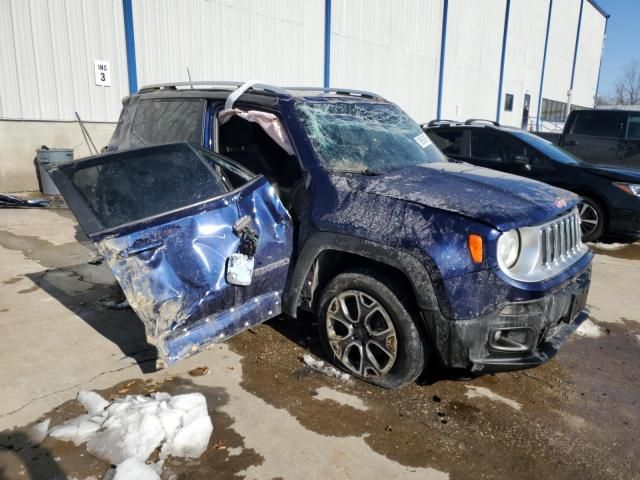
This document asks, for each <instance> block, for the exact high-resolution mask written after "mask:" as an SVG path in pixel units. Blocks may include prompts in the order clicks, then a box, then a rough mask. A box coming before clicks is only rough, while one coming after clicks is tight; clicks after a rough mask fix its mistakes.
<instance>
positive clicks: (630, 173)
mask: <svg viewBox="0 0 640 480" xmlns="http://www.w3.org/2000/svg"><path fill="white" fill-rule="evenodd" d="M584 169H585V170H586V171H587V172H589V173H592V174H594V175H598V176H600V177H605V178H608V179H610V180H617V181H620V182H630V183H638V184H640V171H639V170H631V169H625V168H618V167H613V166H606V165H590V166H585V167H584Z"/></svg>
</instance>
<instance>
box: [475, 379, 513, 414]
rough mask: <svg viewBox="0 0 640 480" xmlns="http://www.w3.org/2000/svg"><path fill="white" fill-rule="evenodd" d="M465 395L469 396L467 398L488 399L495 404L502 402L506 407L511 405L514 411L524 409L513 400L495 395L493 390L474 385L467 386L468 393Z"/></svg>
mask: <svg viewBox="0 0 640 480" xmlns="http://www.w3.org/2000/svg"><path fill="white" fill-rule="evenodd" d="M465 395H466V396H467V398H487V399H489V400H493V401H494V402H501V403H504V404H505V405H509V406H510V407H511V408H513V409H514V410H520V409H521V408H522V405H521V404H519V403H518V402H516V401H515V400H511V399H509V398H506V397H503V396H502V395H498V394H497V393H493V392H492V391H491V390H489V389H488V388H485V387H475V386H473V385H467V393H466V394H465Z"/></svg>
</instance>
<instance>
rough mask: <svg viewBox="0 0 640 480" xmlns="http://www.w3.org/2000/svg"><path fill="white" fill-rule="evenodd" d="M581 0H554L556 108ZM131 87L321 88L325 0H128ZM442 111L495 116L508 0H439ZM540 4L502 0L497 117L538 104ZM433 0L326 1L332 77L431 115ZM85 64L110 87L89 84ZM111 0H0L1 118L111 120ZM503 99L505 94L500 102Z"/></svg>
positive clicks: (591, 87) (594, 14)
mask: <svg viewBox="0 0 640 480" xmlns="http://www.w3.org/2000/svg"><path fill="white" fill-rule="evenodd" d="M580 2H581V0H555V1H554V4H553V15H552V21H551V29H550V35H549V51H548V56H547V68H546V74H545V83H544V94H543V96H544V97H545V98H550V99H553V100H558V101H563V102H566V100H567V91H568V89H569V86H570V79H571V70H572V66H573V55H574V50H575V39H576V29H577V25H578V16H579V10H580ZM132 4H133V25H134V31H135V36H134V38H135V47H136V56H137V62H136V65H137V81H138V85H140V86H142V85H145V84H149V83H157V82H168V81H183V80H187V71H186V69H187V67H189V69H190V71H191V76H192V79H194V80H212V79H213V80H247V79H250V78H258V79H261V80H263V81H265V82H271V83H275V84H280V85H321V84H322V82H323V74H324V53H325V52H324V45H325V38H324V28H325V25H324V18H325V0H305V1H300V0H182V1H178V0H132ZM448 4H449V9H448V23H447V26H448V28H447V30H448V31H447V45H446V47H447V48H446V55H445V63H444V72H443V73H444V76H443V79H444V82H443V85H442V87H443V97H442V117H443V118H452V119H460V120H463V119H466V118H469V117H483V118H489V119H493V118H495V116H496V108H497V102H498V83H499V79H500V77H499V72H500V60H501V51H502V50H501V49H502V35H503V27H504V18H505V17H504V15H505V7H506V0H482V1H480V0H449V2H448ZM548 5H549V3H548V0H547V1H544V0H537V1H535V2H532V1H530V0H512V1H511V14H510V18H509V21H510V26H509V35H508V39H507V49H506V56H505V66H504V85H503V89H502V98H503V99H504V95H505V94H506V93H511V94H513V95H514V106H513V111H512V112H504V108H503V111H502V112H501V120H502V122H503V123H506V124H511V125H520V122H521V117H522V102H523V100H524V95H525V94H529V95H531V115H532V116H534V115H535V112H536V111H537V106H538V88H539V82H540V74H541V69H542V51H543V48H544V37H545V32H546V16H547V11H548ZM443 6H444V0H396V1H389V0H333V1H332V16H331V33H330V40H331V63H330V70H331V78H330V80H331V85H332V86H339V87H352V88H359V89H366V90H373V91H376V92H379V93H381V94H382V95H384V96H385V97H387V98H389V99H390V100H392V101H394V102H396V103H398V104H400V105H401V106H402V107H403V108H405V109H406V110H407V111H408V112H409V113H410V114H411V115H412V116H414V117H415V118H416V119H417V120H418V121H428V120H430V119H433V118H435V116H436V111H437V97H438V86H439V81H438V79H439V78H438V77H439V74H440V48H441V34H442V18H443ZM604 23H605V22H604V17H603V16H602V15H601V14H600V13H599V12H598V11H596V9H595V8H594V7H593V6H592V5H591V4H590V3H589V2H588V1H585V2H584V11H583V19H582V31H581V36H580V46H579V49H578V58H577V62H576V75H575V77H576V81H575V85H574V96H573V103H575V104H578V105H583V106H590V105H592V104H593V96H594V94H595V88H596V83H597V74H598V67H599V63H600V53H601V46H602V36H603V31H604ZM94 60H107V61H109V62H111V69H112V86H111V87H99V86H96V85H95V84H94V72H93V69H94V65H93V61H94ZM126 64H127V63H126V50H125V32H124V21H123V8H122V0H0V65H1V68H0V118H18V119H39V120H40V119H41V120H72V119H73V118H74V117H73V112H74V111H75V110H77V111H78V112H79V113H80V114H81V115H82V117H83V118H84V119H86V120H92V121H115V120H116V119H117V116H118V113H119V110H120V99H121V97H123V96H124V95H127V94H128V81H127V67H126ZM503 105H504V100H503Z"/></svg>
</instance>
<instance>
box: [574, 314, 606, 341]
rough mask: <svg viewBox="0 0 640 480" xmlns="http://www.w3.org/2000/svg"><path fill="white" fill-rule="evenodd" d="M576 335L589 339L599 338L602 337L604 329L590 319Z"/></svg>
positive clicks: (578, 329) (580, 327)
mask: <svg viewBox="0 0 640 480" xmlns="http://www.w3.org/2000/svg"><path fill="white" fill-rule="evenodd" d="M576 335H579V336H581V337H587V338H598V337H601V336H602V329H601V328H600V327H599V326H598V325H596V324H595V323H593V322H592V321H591V319H589V318H588V319H587V320H585V321H584V322H582V325H580V326H579V327H578V328H577V329H576Z"/></svg>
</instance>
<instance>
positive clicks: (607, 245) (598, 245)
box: [588, 243, 628, 250]
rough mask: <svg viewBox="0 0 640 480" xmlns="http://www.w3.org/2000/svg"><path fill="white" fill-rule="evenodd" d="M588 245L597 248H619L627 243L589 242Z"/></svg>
mask: <svg viewBox="0 0 640 480" xmlns="http://www.w3.org/2000/svg"><path fill="white" fill-rule="evenodd" d="M588 245H589V246H590V247H591V248H597V249H599V250H620V249H621V248H624V247H626V246H628V244H627V243H589V244H588Z"/></svg>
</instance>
